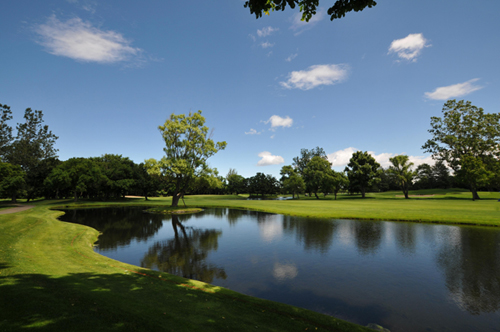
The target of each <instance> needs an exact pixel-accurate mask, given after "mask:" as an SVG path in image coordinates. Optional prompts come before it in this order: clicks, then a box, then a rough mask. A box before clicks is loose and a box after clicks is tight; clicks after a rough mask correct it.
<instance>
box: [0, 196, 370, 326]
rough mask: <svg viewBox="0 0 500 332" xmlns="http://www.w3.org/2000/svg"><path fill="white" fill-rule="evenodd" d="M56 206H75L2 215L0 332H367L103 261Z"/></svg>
mask: <svg viewBox="0 0 500 332" xmlns="http://www.w3.org/2000/svg"><path fill="white" fill-rule="evenodd" d="M162 202H166V201H165V200H163V201H162ZM139 203H141V204H144V203H142V202H134V201H133V200H132V201H130V202H127V203H125V204H133V205H137V204H139ZM155 203H156V204H158V203H160V201H156V202H155ZM55 205H70V206H71V205H73V204H72V203H65V202H38V203H37V206H36V207H35V208H33V209H31V210H27V211H24V212H20V213H16V214H10V215H0V331H20V330H28V331H29V330H33V331H35V330H36V331H249V330H251V331H256V330H264V331H306V330H308V331H321V330H323V331H367V329H365V328H363V327H360V326H357V325H354V324H351V323H347V322H344V321H341V320H337V319H335V318H332V317H329V316H324V315H321V314H318V313H315V312H311V311H308V310H303V309H299V308H296V307H291V306H287V305H283V304H279V303H275V302H270V301H265V300H260V299H256V298H252V297H249V296H244V295H241V294H238V293H235V292H232V291H230V290H227V289H223V288H219V287H214V286H211V285H207V284H204V283H201V282H197V281H193V280H187V279H183V278H179V277H175V276H172V275H168V274H165V273H159V272H154V271H150V270H145V269H141V268H139V267H136V266H131V265H127V264H123V263H120V262H117V261H113V260H111V259H108V258H106V257H103V256H100V255H98V254H96V253H95V252H94V251H93V250H92V243H94V241H95V240H96V239H97V236H98V232H97V231H96V230H94V229H91V228H88V227H85V226H81V225H76V224H70V223H64V222H60V221H58V220H57V219H56V217H57V216H58V215H60V214H61V212H58V211H51V210H49V207H51V206H55ZM86 205H101V203H86Z"/></svg>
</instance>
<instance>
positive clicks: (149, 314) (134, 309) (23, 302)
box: [0, 264, 208, 331]
mask: <svg viewBox="0 0 500 332" xmlns="http://www.w3.org/2000/svg"><path fill="white" fill-rule="evenodd" d="M2 266H3V268H6V267H7V266H6V265H5V264H3V265H0V268H1V267H2ZM187 292H191V293H194V292H193V291H192V290H187V289H186V288H184V287H179V286H177V285H172V286H171V287H168V289H167V288H166V287H165V285H164V282H162V281H161V280H158V279H153V278H148V277H146V276H140V275H128V274H110V275H108V274H93V273H77V274H70V275H67V276H63V277H59V278H53V277H49V276H47V275H44V274H18V275H12V276H7V277H0V294H1V298H2V301H0V331H20V330H23V329H28V330H29V328H32V329H33V330H35V329H36V331H158V330H165V328H166V327H167V326H168V327H169V328H171V329H173V330H175V331H179V330H189V329H190V328H189V326H190V325H192V323H191V322H187V321H185V319H182V317H184V315H185V314H186V313H188V312H191V311H192V310H193V309H194V308H195V307H196V305H194V304H193V300H191V301H189V300H186V301H184V303H183V301H182V300H184V299H185V298H186V293H187ZM203 295H204V293H203V292H196V294H195V296H196V297H203ZM207 296H208V295H207ZM179 299H181V300H180V301H179ZM191 328H192V326H191Z"/></svg>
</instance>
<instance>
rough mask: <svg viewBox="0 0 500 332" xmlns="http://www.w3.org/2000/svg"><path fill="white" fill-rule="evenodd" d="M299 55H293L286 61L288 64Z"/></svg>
mask: <svg viewBox="0 0 500 332" xmlns="http://www.w3.org/2000/svg"><path fill="white" fill-rule="evenodd" d="M298 55H299V54H298V53H294V54H291V55H290V56H289V57H288V58H286V59H285V61H286V62H291V61H292V60H293V59H295V58H296V57H297V56H298Z"/></svg>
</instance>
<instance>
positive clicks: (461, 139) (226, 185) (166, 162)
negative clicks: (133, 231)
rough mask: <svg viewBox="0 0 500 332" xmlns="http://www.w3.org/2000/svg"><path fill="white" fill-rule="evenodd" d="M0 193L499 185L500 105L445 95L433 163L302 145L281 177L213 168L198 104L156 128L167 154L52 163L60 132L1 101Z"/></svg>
mask: <svg viewBox="0 0 500 332" xmlns="http://www.w3.org/2000/svg"><path fill="white" fill-rule="evenodd" d="M0 112H1V113H0V115H1V117H0V198H10V199H11V200H12V201H13V202H15V201H16V200H17V198H26V199H27V200H28V201H30V200H32V199H35V198H39V197H45V198H69V197H71V198H73V199H74V200H78V199H79V198H82V197H83V198H91V199H102V200H108V199H116V198H120V197H123V196H125V195H140V196H144V197H145V199H148V197H150V196H156V195H164V196H172V197H173V198H172V205H173V206H177V204H178V202H179V200H181V199H183V196H184V195H185V194H241V193H248V194H250V196H251V197H266V196H275V195H277V194H290V195H292V197H293V198H295V197H297V198H300V195H308V196H310V197H312V196H313V195H314V197H315V198H316V199H319V198H320V196H319V195H321V194H322V195H323V197H325V196H326V195H329V194H333V195H334V197H335V199H337V195H338V193H340V192H344V193H348V194H354V193H360V194H361V196H362V197H363V198H364V197H365V195H366V193H367V192H374V191H376V192H379V191H388V190H401V191H402V192H403V195H404V196H405V198H409V190H412V189H437V188H442V189H446V188H450V187H461V188H468V189H470V191H471V193H472V199H473V200H475V199H479V195H478V191H481V190H486V191H492V190H499V189H500V113H491V114H490V113H484V111H483V109H482V108H477V107H475V106H473V105H471V103H470V102H464V101H459V102H456V101H455V100H449V101H448V102H446V103H445V105H444V107H443V117H442V118H441V117H432V118H431V129H430V130H429V132H430V133H431V134H432V138H431V139H429V140H428V141H427V142H426V143H425V144H424V145H423V146H422V148H423V149H424V150H425V151H426V152H430V153H432V158H434V159H435V160H436V162H435V164H434V165H432V166H431V165H429V164H421V165H418V167H414V164H413V163H412V162H410V159H409V157H408V156H406V155H398V156H394V157H392V158H390V162H391V165H390V167H388V168H386V169H384V168H382V167H381V166H380V164H379V163H378V162H377V161H376V160H375V158H374V157H373V156H372V155H370V154H369V153H368V152H367V151H364V152H363V151H357V152H355V153H354V154H353V155H352V157H351V159H350V160H349V163H348V164H347V166H346V167H345V169H344V170H343V171H335V170H333V169H332V164H331V163H330V162H329V160H328V158H327V155H326V153H325V151H324V150H323V149H322V148H320V147H316V148H314V149H310V150H308V149H302V150H301V151H300V155H299V156H297V157H295V158H293V163H292V165H286V166H283V167H282V168H281V171H280V175H281V178H280V179H279V180H278V179H276V178H275V177H274V176H272V175H269V174H267V175H266V174H264V173H260V172H259V173H257V174H256V175H255V176H252V177H249V178H244V177H243V176H241V175H239V174H238V173H237V171H236V170H235V169H230V170H229V172H228V174H227V175H226V176H225V177H223V176H220V175H219V173H218V171H217V169H216V168H211V167H209V166H208V164H207V162H206V160H207V159H208V158H209V157H210V156H212V155H214V154H215V153H217V152H218V151H220V150H223V149H224V148H225V147H226V142H224V141H222V142H214V141H213V140H212V139H211V134H212V133H211V132H210V133H209V129H208V127H206V126H205V125H204V123H205V118H204V117H203V116H202V115H201V111H198V112H196V113H189V115H184V114H181V115H175V114H172V115H171V116H170V117H169V118H168V119H167V120H166V121H165V124H164V125H162V126H159V127H158V129H159V130H160V133H161V134H162V137H163V139H164V140H165V145H166V147H165V148H164V151H165V156H164V157H163V158H161V159H160V160H156V159H147V160H145V161H144V163H140V164H136V163H134V162H133V161H132V160H130V159H129V158H127V157H123V156H121V155H114V154H105V155H102V156H100V157H90V158H70V159H68V160H66V161H60V160H59V159H58V156H57V149H55V148H54V144H55V142H56V140H57V139H58V137H57V136H56V135H54V134H53V133H52V131H50V130H49V128H48V126H47V125H45V124H44V121H43V113H42V111H38V110H35V111H33V110H32V109H30V108H28V109H26V110H25V114H24V122H21V123H18V124H17V126H16V135H15V136H14V135H13V129H12V127H11V126H10V125H9V123H8V122H9V121H10V120H12V112H11V110H10V107H9V106H7V105H2V104H0Z"/></svg>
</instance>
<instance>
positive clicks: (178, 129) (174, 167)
mask: <svg viewBox="0 0 500 332" xmlns="http://www.w3.org/2000/svg"><path fill="white" fill-rule="evenodd" d="M158 129H159V130H160V132H161V134H162V136H163V139H164V140H165V145H166V147H165V148H164V149H163V150H164V151H165V154H166V156H164V157H163V158H162V160H161V164H162V165H161V168H162V172H163V173H164V174H165V175H166V176H167V177H169V178H171V179H172V180H173V184H174V190H173V197H172V206H174V207H175V206H178V204H179V199H180V198H181V197H182V196H183V195H184V194H185V193H186V190H187V189H188V188H189V185H190V183H191V181H192V180H193V179H194V178H196V177H198V176H200V175H202V174H207V173H209V172H210V167H209V166H208V164H207V159H208V158H210V157H211V156H213V155H214V154H215V153H217V152H218V151H220V150H224V149H225V148H226V144H227V143H226V142H224V141H223V142H217V143H215V142H214V141H213V140H212V139H211V135H210V134H209V133H208V127H207V126H205V118H204V117H203V116H202V115H201V111H198V112H196V113H189V115H187V116H186V115H185V114H180V115H175V114H173V113H172V115H171V116H170V118H168V119H167V121H165V124H164V125H163V126H159V127H158Z"/></svg>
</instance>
